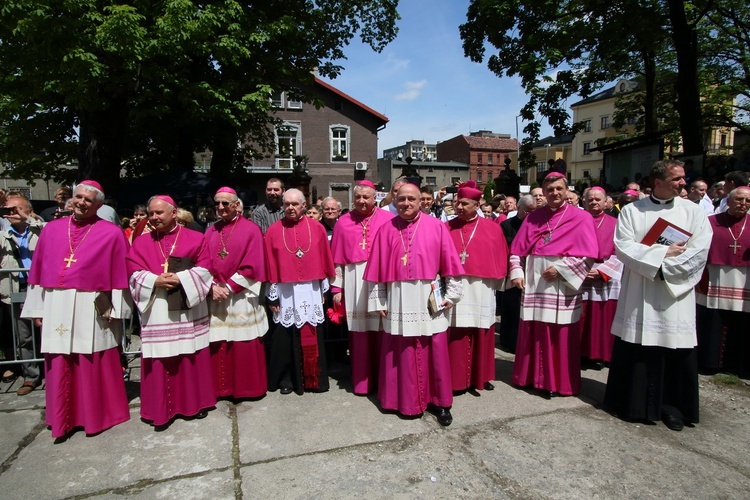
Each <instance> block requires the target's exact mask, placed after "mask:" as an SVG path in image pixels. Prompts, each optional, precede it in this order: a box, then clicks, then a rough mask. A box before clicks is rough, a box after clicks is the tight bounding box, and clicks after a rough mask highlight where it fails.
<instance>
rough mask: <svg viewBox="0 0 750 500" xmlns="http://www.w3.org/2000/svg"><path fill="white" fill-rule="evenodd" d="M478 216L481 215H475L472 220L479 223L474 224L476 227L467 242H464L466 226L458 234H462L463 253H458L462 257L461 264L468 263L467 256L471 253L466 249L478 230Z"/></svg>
mask: <svg viewBox="0 0 750 500" xmlns="http://www.w3.org/2000/svg"><path fill="white" fill-rule="evenodd" d="M478 217H479V216H478V215H476V216H474V218H473V219H471V220H476V221H477V223H476V224H474V229H473V230H472V231H471V236H469V241H468V242H467V243H466V244H464V228H463V227H462V228H461V229H460V230H459V232H458V235H459V236H461V253H460V254H458V256H459V257H461V264H466V258H467V257H468V256H469V254H468V253H466V250H467V249H468V248H469V245H470V244H471V240H473V239H474V233H476V232H477V227H479V220H477V219H478ZM471 220H470V221H467V223H468V222H471ZM464 225H465V224H464Z"/></svg>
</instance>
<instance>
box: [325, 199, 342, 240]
mask: <svg viewBox="0 0 750 500" xmlns="http://www.w3.org/2000/svg"><path fill="white" fill-rule="evenodd" d="M320 209H321V211H322V212H323V218H322V220H321V222H322V223H323V226H324V227H325V229H326V235H328V241H331V237H332V236H333V228H334V227H336V222H337V221H338V220H339V216H340V215H341V202H340V201H338V200H337V199H336V198H333V197H332V196H329V197H328V198H325V199H324V200H323V201H322V202H321V204H320Z"/></svg>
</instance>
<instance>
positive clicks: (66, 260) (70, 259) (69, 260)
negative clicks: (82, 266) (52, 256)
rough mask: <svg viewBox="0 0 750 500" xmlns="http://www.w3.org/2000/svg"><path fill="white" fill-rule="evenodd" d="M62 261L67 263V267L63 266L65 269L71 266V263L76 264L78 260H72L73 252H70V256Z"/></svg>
mask: <svg viewBox="0 0 750 500" xmlns="http://www.w3.org/2000/svg"><path fill="white" fill-rule="evenodd" d="M63 260H64V261H65V262H67V263H68V265H67V266H65V267H70V265H71V264H72V263H73V262H78V259H74V258H73V252H70V255H69V256H68V257H67V258H65V259H63Z"/></svg>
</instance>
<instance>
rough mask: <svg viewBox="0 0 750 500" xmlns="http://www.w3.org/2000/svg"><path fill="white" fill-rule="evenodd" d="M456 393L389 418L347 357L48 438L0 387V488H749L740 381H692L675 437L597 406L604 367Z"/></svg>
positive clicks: (684, 491) (625, 491) (502, 367)
mask: <svg viewBox="0 0 750 500" xmlns="http://www.w3.org/2000/svg"><path fill="white" fill-rule="evenodd" d="M496 358H497V374H498V381H497V382H496V383H495V386H496V389H495V390H494V391H491V392H488V391H482V392H481V393H478V394H477V395H472V394H471V393H466V394H463V395H460V396H457V397H456V398H455V401H454V406H453V410H452V413H453V416H454V423H453V425H451V426H450V427H447V428H443V427H441V426H440V425H439V424H438V423H437V421H436V420H435V418H434V417H433V416H432V415H430V414H425V415H424V416H423V417H422V418H419V419H402V418H399V417H398V416H397V415H395V414H391V413H383V412H381V411H380V410H379V409H378V407H377V405H376V402H375V399H374V398H365V397H358V396H354V395H353V394H352V393H351V388H350V387H349V382H348V378H347V371H346V369H345V367H340V369H338V370H334V371H333V373H332V381H331V382H332V383H331V390H330V391H329V392H327V393H323V394H305V395H304V396H296V395H294V394H291V395H287V396H282V395H280V394H279V393H278V392H276V393H269V394H268V395H267V396H266V397H265V398H263V399H261V400H259V401H243V402H241V403H238V404H234V403H231V402H228V401H221V402H220V403H219V404H218V405H217V407H216V409H215V410H213V411H211V412H210V413H209V415H208V417H207V418H206V419H205V420H191V421H186V420H180V419H178V420H176V421H175V422H174V423H173V424H172V425H171V426H170V427H169V428H168V429H166V430H164V431H161V432H157V431H155V430H154V429H153V428H151V427H149V426H147V425H146V424H144V423H142V422H141V421H140V419H139V416H138V412H139V400H138V397H137V395H138V367H139V361H138V359H135V360H133V361H132V362H131V369H132V377H131V378H132V379H133V381H131V382H129V383H128V392H129V394H130V396H131V420H130V421H128V422H126V423H124V424H121V425H119V426H116V427H114V428H112V429H110V430H108V431H105V432H104V433H102V434H100V435H97V436H91V437H87V436H86V435H85V434H83V433H82V432H77V433H75V434H73V435H72V436H71V437H70V438H69V439H68V440H67V441H65V442H63V443H60V444H55V443H54V440H53V439H52V438H51V436H50V432H49V431H48V430H47V429H46V427H45V425H44V391H43V390H41V389H37V390H36V391H34V392H33V393H31V394H30V395H28V396H25V397H18V396H16V395H15V389H16V388H17V387H18V386H19V385H20V381H17V382H16V383H15V384H13V385H10V386H9V385H8V384H2V385H0V429H2V437H0V463H1V465H0V497H1V498H3V499H6V500H11V499H17V498H18V499H27V498H35V499H46V498H55V499H58V498H144V499H151V498H180V499H191V498H196V499H198V498H212V499H224V498H353V497H357V496H359V497H363V498H417V497H424V496H429V497H442V498H584V497H586V498H657V497H658V498H681V499H684V498H696V499H697V498H700V499H706V498H717V499H718V498H747V496H748V494H749V493H748V492H750V389H748V388H747V387H744V386H741V387H735V386H726V385H721V384H717V383H715V382H714V381H712V380H711V378H710V377H703V376H702V377H701V423H700V424H699V425H697V426H695V428H686V429H685V430H683V431H682V432H673V431H670V430H668V429H667V428H666V427H665V426H664V425H663V424H661V423H658V424H656V425H637V424H630V423H625V422H623V421H621V420H619V419H617V418H615V417H612V416H611V415H609V414H607V413H606V412H604V411H602V410H601V409H599V405H600V403H601V401H602V399H603V397H604V384H605V383H606V376H607V370H606V369H605V370H603V371H601V372H596V371H584V372H583V377H584V379H583V388H582V393H581V395H580V396H579V397H574V398H555V399H552V400H545V399H542V398H540V397H539V396H537V395H536V394H533V393H530V392H526V391H523V390H519V389H517V388H514V387H512V386H510V373H511V369H512V359H513V357H512V355H509V354H506V353H503V352H501V351H499V350H498V351H496Z"/></svg>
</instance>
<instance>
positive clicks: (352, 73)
mask: <svg viewBox="0 0 750 500" xmlns="http://www.w3.org/2000/svg"><path fill="white" fill-rule="evenodd" d="M468 5H469V2H468V0H437V1H429V0H401V1H400V2H399V8H398V10H399V14H400V15H401V20H400V21H399V22H398V27H399V33H398V36H397V37H396V39H395V40H394V41H393V42H391V44H389V45H388V46H387V47H386V48H385V49H384V50H383V52H381V53H380V54H377V53H376V52H374V51H373V50H372V49H370V48H369V47H367V46H365V45H362V44H361V43H359V41H358V39H357V40H356V41H354V42H353V43H352V44H351V45H350V46H348V47H346V48H345V49H344V52H345V54H346V56H347V58H348V60H345V61H341V64H342V66H344V67H345V69H344V71H343V72H342V74H341V76H339V77H338V78H336V79H335V80H333V81H331V84H332V85H334V86H335V87H337V88H338V89H340V90H342V91H344V92H346V93H347V94H349V95H351V96H352V97H354V98H355V99H357V100H359V101H361V102H363V103H365V104H366V105H368V106H369V107H371V108H373V109H374V110H376V111H378V112H380V113H383V114H384V115H385V116H387V117H388V118H389V119H390V121H389V123H388V125H387V126H386V128H385V130H382V131H381V132H380V133H379V135H378V137H379V140H378V156H379V157H380V156H381V155H382V152H383V149H387V148H390V147H393V146H398V145H401V144H404V143H405V142H406V141H410V140H413V139H422V140H424V141H425V142H428V143H436V142H438V141H444V140H447V139H450V138H452V137H455V136H457V135H461V134H468V133H469V132H472V131H477V130H492V131H493V132H497V133H503V134H510V136H511V137H516V115H517V114H518V110H519V109H521V107H522V106H523V105H524V103H525V102H526V96H525V94H524V92H523V89H522V88H521V84H520V80H519V79H518V78H507V77H504V78H498V77H497V76H495V75H494V74H493V73H492V72H491V71H490V70H489V69H488V68H487V65H486V63H482V64H479V63H474V62H471V61H470V60H469V59H468V58H466V57H464V54H463V48H462V47H461V38H460V36H459V32H458V27H459V25H460V24H462V23H463V22H465V20H466V11H467V9H468ZM518 129H519V134H520V135H521V138H523V132H522V130H523V123H522V122H521V119H520V118H519V119H518ZM549 133H551V129H550V128H549V127H548V126H544V127H543V128H542V137H543V136H545V135H548V134H549Z"/></svg>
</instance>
